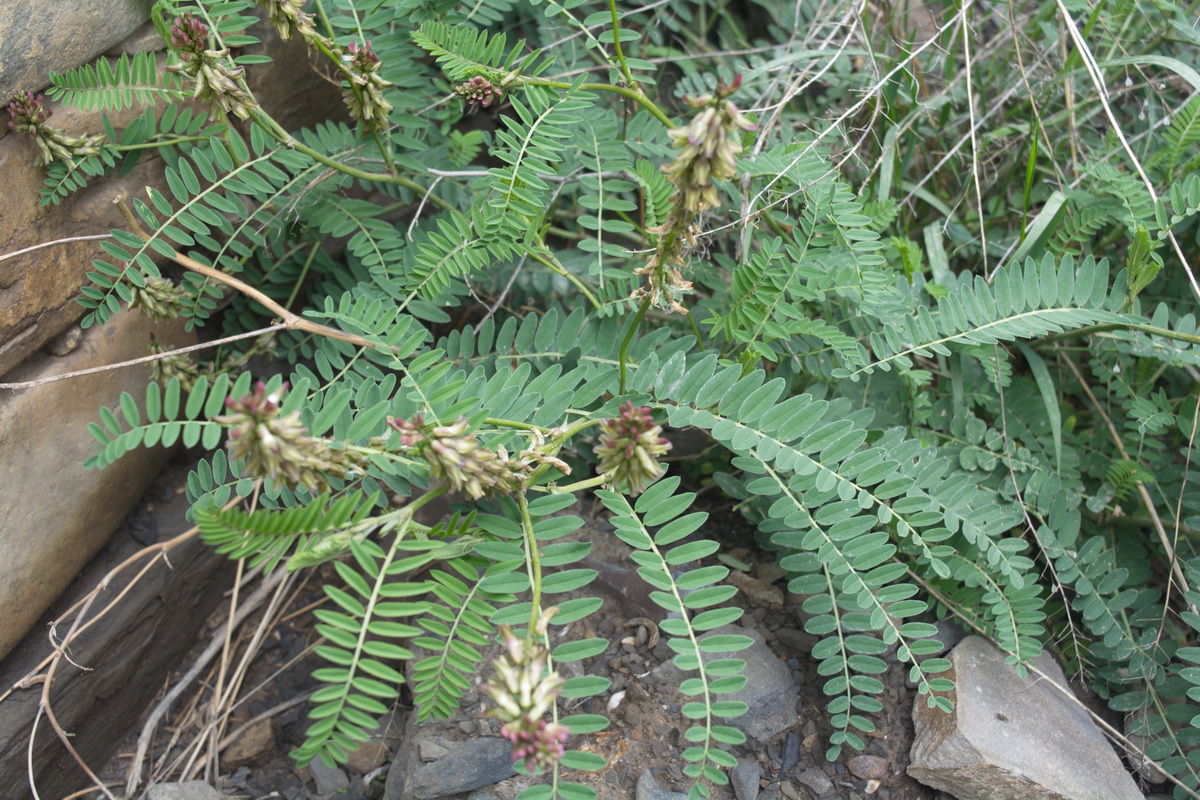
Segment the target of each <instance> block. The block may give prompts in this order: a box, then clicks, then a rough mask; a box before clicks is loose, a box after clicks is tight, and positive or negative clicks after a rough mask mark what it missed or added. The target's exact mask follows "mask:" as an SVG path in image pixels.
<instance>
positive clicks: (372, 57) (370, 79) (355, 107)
mask: <svg viewBox="0 0 1200 800" xmlns="http://www.w3.org/2000/svg"><path fill="white" fill-rule="evenodd" d="M349 50H350V54H349V55H347V56H344V57H343V60H345V61H346V62H347V64H348V71H347V77H348V78H349V80H350V86H348V87H347V88H346V90H345V91H344V92H342V99H343V100H345V101H346V106H347V107H348V108H349V109H350V116H352V117H354V119H356V120H358V121H359V122H361V123H362V124H363V125H365V126H366V128H367V130H371V131H377V130H380V129H382V128H383V127H384V126H385V125H387V121H388V114H389V113H390V112H391V110H392V104H391V103H389V102H388V101H387V100H385V99H384V97H383V90H384V89H386V88H387V87H389V86H391V85H392V84H391V83H389V82H388V81H385V80H384V79H383V77H382V76H380V74H379V67H380V62H379V56H378V55H376V54H375V53H374V52H373V51H372V50H371V41H370V40H369V39H368V40H367V42H366V44H364V45H363V46H362V47H359V46H358V43H357V42H351V43H350V48H349Z"/></svg>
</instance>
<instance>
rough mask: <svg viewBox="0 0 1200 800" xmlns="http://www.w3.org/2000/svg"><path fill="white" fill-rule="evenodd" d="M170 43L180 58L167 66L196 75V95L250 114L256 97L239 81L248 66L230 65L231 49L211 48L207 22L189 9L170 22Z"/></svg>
mask: <svg viewBox="0 0 1200 800" xmlns="http://www.w3.org/2000/svg"><path fill="white" fill-rule="evenodd" d="M171 47H173V48H174V49H175V51H176V52H178V53H179V58H180V59H181V61H180V63H178V64H172V65H171V66H169V67H167V69H168V70H169V71H171V72H182V73H183V74H184V75H187V76H188V77H189V78H192V79H194V80H195V81H196V93H195V96H196V97H199V98H200V99H201V100H203V101H204V102H206V103H208V104H209V105H210V106H212V107H213V108H218V109H220V110H221V111H224V112H226V113H229V114H233V115H234V116H236V117H239V118H241V119H249V118H250V112H251V111H252V110H253V108H254V101H253V99H252V98H251V97H250V95H249V93H247V92H246V90H245V89H243V88H242V86H241V83H240V81H241V79H242V75H243V74H244V73H245V70H244V69H242V68H241V67H231V66H229V64H228V63H227V61H226V57H227V56H228V55H229V50H227V49H226V50H210V49H209V48H208V26H206V25H205V24H204V23H203V22H201V21H200V20H198V19H196V18H195V17H194V16H192V14H190V13H186V14H183V15H182V16H179V17H177V18H176V19H175V21H174V22H172V23H171Z"/></svg>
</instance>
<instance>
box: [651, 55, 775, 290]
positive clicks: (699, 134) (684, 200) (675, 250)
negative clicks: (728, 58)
mask: <svg viewBox="0 0 1200 800" xmlns="http://www.w3.org/2000/svg"><path fill="white" fill-rule="evenodd" d="M741 85H742V76H741V75H739V76H738V77H737V78H736V79H734V81H733V83H731V84H729V85H728V86H727V85H725V84H724V83H718V84H717V88H716V90H715V91H714V92H713V93H711V94H706V95H701V96H699V97H689V98H687V103H688V105H689V106H691V107H692V108H694V109H698V110H699V113H698V114H696V116H695V117H693V118H692V121H691V122H689V123H688V124H687V125H685V126H683V127H682V128H673V129H671V130H670V131H668V132H667V133H668V134H669V135H670V137H671V144H672V145H674V146H675V147H677V148H679V153H678V154H677V155H676V156H675V160H674V161H672V162H671V163H670V164H667V165H666V166H664V167H663V171H664V172H666V173H667V177H668V179H669V180H670V181H671V183H672V184H673V185H674V186H675V195H674V196H673V197H672V198H671V211H670V213H669V214H668V215H667V219H666V220H665V221H664V222H663V224H662V225H660V226H658V227H657V228H650V229H649V231H650V232H651V233H656V234H658V237H659V238H658V246H657V247H656V248H655V250H654V255H653V256H651V257H650V260H649V261H648V262H647V263H646V265H645V266H644V267H639V268H638V269H636V270H634V272H635V273H636V274H637V275H640V276H642V279H643V283H642V285H641V286H640V287H638V289H637V290H636V291H635V292H634V293H633V296H634V297H635V298H640V297H647V298H649V300H650V302H651V303H653V304H654V305H655V306H657V307H658V308H661V309H663V310H664V311H668V312H669V311H678V312H680V313H684V314H686V313H687V309H685V308H684V307H683V305H682V303H680V302H679V298H680V296H681V295H683V294H684V293H686V292H689V291H691V288H692V284H691V282H690V281H687V280H685V279H684V277H683V273H682V268H683V266H684V253H685V248H690V247H693V246H695V236H694V231H695V224H694V220H695V218H696V215H697V214H699V213H701V212H703V211H707V210H708V209H710V208H713V207H714V206H717V205H719V204H720V197H719V196H718V195H717V187H716V185H715V184H713V181H714V180H728V179H730V178H732V177H734V176H735V175H737V155H738V153H740V152H742V144H741V142H740V141H738V139H737V138H736V137H735V136H734V134H736V133H737V131H738V130H739V129H740V130H746V131H750V130H754V128H755V125H754V123H753V122H751V121H750V120H749V119H747V118H746V116H745V115H744V114H742V112H741V111H739V110H738V108H737V106H735V105H734V104H733V103H732V102H731V101H730V100H729V97H730V96H731V95H732V94H733V93H734V92H735V91H737V89H738V87H740V86H741Z"/></svg>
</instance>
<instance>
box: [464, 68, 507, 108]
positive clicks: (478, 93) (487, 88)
mask: <svg viewBox="0 0 1200 800" xmlns="http://www.w3.org/2000/svg"><path fill="white" fill-rule="evenodd" d="M454 93H455V94H456V95H458V96H459V97H461V98H462V99H463V100H464V101H465V102H467V103H470V104H476V103H477V104H479V105H481V106H483V107H484V108H487V107H488V106H490V105H491V104H492V103H494V102H496V101H498V100H499V99H500V98H502V97H504V91H503V90H502V89H500V88H499V87H497V86H496V85H495V84H494V83H492V82H491V81H489V80H488V79H487V78H485V77H483V76H482V75H476V76H475V77H474V78H471V80H469V81H466V82H464V83H460V84H459V85H458V86H455V87H454Z"/></svg>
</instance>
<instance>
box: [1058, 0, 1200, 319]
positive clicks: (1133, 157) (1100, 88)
mask: <svg viewBox="0 0 1200 800" xmlns="http://www.w3.org/2000/svg"><path fill="white" fill-rule="evenodd" d="M1054 1H1055V3H1056V4H1057V5H1058V10H1059V12H1060V13H1061V14H1062V16H1063V19H1064V20H1065V21H1066V23H1067V30H1068V31H1069V32H1070V34H1071V39H1072V40H1073V41H1074V42H1075V49H1076V50H1077V51H1078V52H1079V55H1080V56H1081V57H1082V58H1083V65H1084V67H1086V68H1087V72H1088V75H1089V76H1090V77H1091V79H1092V85H1093V86H1095V87H1096V94H1097V95H1098V96H1099V98H1100V105H1101V106H1103V107H1104V114H1105V116H1107V117H1108V122H1109V124H1110V125H1112V128H1113V133H1115V134H1116V135H1117V139H1118V140H1119V141H1120V142H1121V146H1122V147H1123V148H1125V153H1126V155H1128V156H1129V160H1130V161H1131V162H1133V167H1134V169H1136V170H1137V174H1138V176H1139V177H1140V178H1141V179H1142V183H1143V184H1145V186H1146V191H1147V192H1149V193H1150V199H1151V200H1153V201H1154V202H1155V203H1157V202H1158V193H1157V192H1156V191H1154V184H1153V183H1152V182H1151V181H1150V178H1149V177H1147V176H1146V171H1145V170H1144V169H1142V162H1141V161H1140V160H1139V159H1138V157H1137V154H1136V153H1134V152H1133V148H1132V147H1130V146H1129V141H1128V140H1127V139H1126V138H1125V131H1124V130H1122V128H1121V124H1120V123H1119V122H1117V118H1116V116H1115V115H1114V114H1113V110H1112V107H1111V106H1110V105H1109V104H1108V88H1107V87H1106V86H1105V85H1104V79H1103V76H1102V75H1101V74H1100V65H1099V64H1097V63H1096V57H1095V55H1094V54H1093V53H1092V49H1091V48H1090V47H1088V44H1087V42H1085V41H1084V40H1083V35H1082V34H1081V33H1080V32H1079V28H1077V27H1076V26H1075V19H1074V18H1073V17H1072V16H1071V13H1070V12H1069V11H1067V7H1066V6H1064V5H1063V2H1062V0H1054ZM1167 238H1168V239H1169V240H1170V241H1171V246H1172V247H1174V248H1175V255H1176V256H1177V257H1178V258H1179V263H1180V265H1182V266H1183V270H1184V272H1186V273H1187V277H1188V282H1189V283H1190V284H1191V287H1192V293H1193V294H1195V295H1196V298H1197V299H1200V283H1197V282H1196V275H1195V273H1193V272H1192V267H1191V265H1190V264H1188V260H1187V256H1185V255H1184V254H1183V248H1181V247H1180V246H1179V241H1178V240H1177V239H1176V238H1175V233H1174V232H1173V231H1170V230H1168V231H1167Z"/></svg>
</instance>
